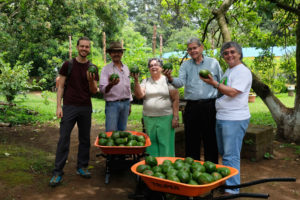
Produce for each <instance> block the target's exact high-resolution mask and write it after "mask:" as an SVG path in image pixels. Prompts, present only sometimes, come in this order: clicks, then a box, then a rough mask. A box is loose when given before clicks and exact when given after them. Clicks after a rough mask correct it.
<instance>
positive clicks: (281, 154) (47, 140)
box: [0, 125, 300, 200]
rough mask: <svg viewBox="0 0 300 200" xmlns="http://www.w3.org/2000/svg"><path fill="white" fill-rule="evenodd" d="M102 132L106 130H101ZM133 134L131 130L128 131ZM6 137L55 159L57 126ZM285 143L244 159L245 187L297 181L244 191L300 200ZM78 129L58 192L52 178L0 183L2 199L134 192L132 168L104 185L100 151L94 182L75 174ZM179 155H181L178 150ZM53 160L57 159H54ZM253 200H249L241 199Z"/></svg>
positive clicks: (293, 159) (299, 165)
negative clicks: (268, 155)
mask: <svg viewBox="0 0 300 200" xmlns="http://www.w3.org/2000/svg"><path fill="white" fill-rule="evenodd" d="M102 128H103V127H102ZM100 130H102V129H101V127H100V126H93V127H92V134H91V143H94V141H95V138H96V136H97V135H98V133H99V132H100ZM129 130H130V127H129ZM1 137H6V140H7V142H8V143H16V144H18V143H20V142H22V144H23V145H24V144H25V145H29V146H34V147H35V148H40V149H42V150H44V151H46V152H50V153H52V154H53V155H54V153H55V150H56V145H57V141H58V127H55V126H53V125H52V126H45V125H44V126H40V127H36V126H16V127H0V138H1ZM281 144H282V142H278V141H274V152H273V155H274V158H273V159H270V160H262V161H259V162H252V161H250V160H245V159H242V161H241V178H242V183H245V182H249V181H253V180H258V179H262V178H271V177H295V178H297V181H296V182H269V183H263V184H259V185H255V186H251V187H246V188H243V189H241V192H247V193H268V194H270V197H269V199H272V200H296V199H300V158H299V155H297V154H295V150H294V149H292V148H281V146H280V145H281ZM77 146H78V140H77V128H76V127H75V129H74V130H73V132H72V135H71V148H70V154H69V158H68V163H67V164H66V166H65V168H64V172H65V175H64V181H63V183H62V184H61V185H60V186H58V187H55V188H51V187H49V186H48V181H49V180H50V177H51V174H49V178H47V177H46V178H45V177H44V178H45V180H46V179H47V181H45V183H44V184H42V185H41V184H37V183H32V185H30V186H26V187H22V186H18V187H6V186H5V185H4V184H3V183H1V180H0V199H1V200H2V199H5V200H12V199H14V200H71V199H72V200H89V199H91V200H95V199H99V200H101V199H109V200H123V199H128V195H129V194H133V193H134V192H135V187H136V183H137V182H136V177H135V176H134V175H133V174H132V173H131V171H130V169H129V167H127V168H121V169H115V170H114V171H112V173H111V176H110V179H109V183H108V184H105V181H104V180H105V161H106V159H105V158H104V157H102V156H100V157H97V156H96V155H97V154H99V153H101V151H100V149H98V148H96V147H94V145H93V144H92V145H91V154H90V166H91V170H90V171H91V172H92V178H91V179H84V178H82V177H79V176H78V175H76V173H75V167H76V155H77ZM176 152H179V153H178V154H179V155H180V152H182V149H177V150H176ZM53 160H54V158H53ZM242 199H250V198H242Z"/></svg>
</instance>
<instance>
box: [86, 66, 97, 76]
mask: <svg viewBox="0 0 300 200" xmlns="http://www.w3.org/2000/svg"><path fill="white" fill-rule="evenodd" d="M97 71H98V70H97V67H96V66H95V65H91V66H89V68H88V72H90V73H92V74H97Z"/></svg>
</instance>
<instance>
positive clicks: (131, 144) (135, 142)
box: [127, 140, 137, 147]
mask: <svg viewBox="0 0 300 200" xmlns="http://www.w3.org/2000/svg"><path fill="white" fill-rule="evenodd" d="M127 146H129V147H132V146H137V141H136V140H129V141H128V142H127Z"/></svg>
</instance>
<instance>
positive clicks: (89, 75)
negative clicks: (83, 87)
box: [86, 71, 96, 82]
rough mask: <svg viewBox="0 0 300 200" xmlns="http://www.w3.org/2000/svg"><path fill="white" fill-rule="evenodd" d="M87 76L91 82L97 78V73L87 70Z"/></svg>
mask: <svg viewBox="0 0 300 200" xmlns="http://www.w3.org/2000/svg"><path fill="white" fill-rule="evenodd" d="M86 77H87V80H88V81H89V82H91V81H93V80H95V79H96V75H95V74H94V73H91V72H89V71H86Z"/></svg>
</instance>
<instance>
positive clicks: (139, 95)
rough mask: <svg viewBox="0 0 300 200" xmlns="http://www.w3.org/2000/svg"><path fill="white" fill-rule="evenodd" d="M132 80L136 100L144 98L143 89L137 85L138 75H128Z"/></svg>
mask: <svg viewBox="0 0 300 200" xmlns="http://www.w3.org/2000/svg"><path fill="white" fill-rule="evenodd" d="M130 75H131V76H132V77H133V78H134V95H135V97H136V98H137V99H142V98H144V96H145V89H144V88H142V87H141V85H140V83H139V74H132V73H131V74H130Z"/></svg>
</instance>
